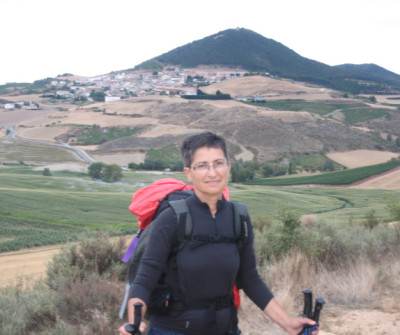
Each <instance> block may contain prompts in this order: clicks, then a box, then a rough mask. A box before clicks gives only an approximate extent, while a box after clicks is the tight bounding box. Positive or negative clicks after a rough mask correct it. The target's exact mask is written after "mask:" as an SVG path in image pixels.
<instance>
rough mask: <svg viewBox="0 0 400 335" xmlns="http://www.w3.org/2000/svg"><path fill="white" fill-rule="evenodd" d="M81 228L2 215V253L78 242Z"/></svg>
mask: <svg viewBox="0 0 400 335" xmlns="http://www.w3.org/2000/svg"><path fill="white" fill-rule="evenodd" d="M84 232H85V230H84V229H83V228H81V227H75V226H68V225H59V224H51V223H47V222H41V221H37V220H29V219H20V218H14V217H11V216H5V215H0V236H1V237H0V252H5V251H14V250H19V249H24V248H32V247H38V246H43V245H51V244H59V243H66V242H71V241H77V240H78V238H79V237H80V236H83V233H84Z"/></svg>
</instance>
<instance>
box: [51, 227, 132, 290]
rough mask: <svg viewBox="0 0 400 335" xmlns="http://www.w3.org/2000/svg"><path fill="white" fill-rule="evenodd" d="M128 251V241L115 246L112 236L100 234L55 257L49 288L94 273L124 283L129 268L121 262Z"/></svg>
mask: <svg viewBox="0 0 400 335" xmlns="http://www.w3.org/2000/svg"><path fill="white" fill-rule="evenodd" d="M124 251H125V239H124V238H119V239H118V241H117V243H116V244H112V243H110V238H109V236H107V235H105V234H103V233H96V235H95V236H94V237H91V238H87V239H84V240H82V241H81V242H80V243H79V244H78V245H75V244H74V245H72V246H70V247H68V248H67V249H65V250H64V251H63V252H60V253H59V254H57V255H55V256H54V257H53V260H52V262H51V263H50V264H49V265H48V267H47V271H46V273H47V280H46V281H47V285H48V286H49V287H50V288H51V289H54V290H57V289H58V288H59V286H63V285H64V282H65V281H70V282H75V281H84V280H85V279H86V278H89V277H90V276H91V275H93V274H95V275H98V276H100V277H102V278H106V279H111V278H114V279H120V280H123V279H124V278H125V274H126V267H125V266H124V265H123V264H122V263H121V259H122V257H123V254H124Z"/></svg>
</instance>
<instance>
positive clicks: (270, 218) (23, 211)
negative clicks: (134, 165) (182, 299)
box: [0, 166, 400, 335]
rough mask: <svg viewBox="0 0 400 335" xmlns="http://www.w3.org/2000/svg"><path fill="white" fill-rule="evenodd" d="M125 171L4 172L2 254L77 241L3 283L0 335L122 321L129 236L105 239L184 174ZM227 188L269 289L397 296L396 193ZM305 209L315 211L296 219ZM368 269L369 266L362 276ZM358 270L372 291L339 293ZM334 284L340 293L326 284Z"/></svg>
mask: <svg viewBox="0 0 400 335" xmlns="http://www.w3.org/2000/svg"><path fill="white" fill-rule="evenodd" d="M124 173H125V175H124V181H126V182H125V183H119V184H109V183H101V182H94V181H92V180H91V179H90V177H89V176H88V175H83V174H80V175H77V174H76V173H72V172H67V171H63V172H58V171H55V172H54V173H53V176H52V177H51V178H49V177H45V176H43V175H42V174H41V171H33V170H32V168H29V167H26V166H16V167H7V168H1V169H0V185H1V186H0V204H1V210H0V236H1V237H0V252H4V251H8V250H18V249H20V248H26V247H32V246H39V245H46V244H58V243H64V242H73V241H77V239H79V240H80V242H79V243H73V244H68V245H66V246H65V247H63V248H62V251H61V252H60V253H59V254H57V255H55V256H54V257H53V260H52V262H51V263H50V264H49V265H48V268H47V278H46V280H43V281H41V282H39V283H37V284H36V285H32V286H31V287H29V288H26V287H24V285H23V283H20V284H19V285H17V286H15V287H7V288H4V289H0V310H1V313H0V333H4V334H56V333H57V334H69V335H78V334H82V329H83V327H84V328H85V332H88V333H91V334H92V333H93V334H97V333H98V334H111V333H113V332H114V331H115V329H116V328H117V327H118V326H119V325H120V323H121V320H120V319H119V318H118V315H117V313H118V310H119V306H120V304H121V301H122V295H123V294H122V292H123V287H124V285H125V281H126V264H123V263H122V262H121V261H120V260H121V258H122V255H123V254H124V252H125V250H126V240H125V239H124V238H118V239H113V240H111V239H110V238H109V237H110V236H111V235H112V234H127V233H129V234H131V235H133V234H134V232H135V231H136V223H135V222H136V219H135V217H134V216H133V215H132V214H131V213H130V212H129V210H128V206H129V204H130V201H131V196H132V193H133V192H134V191H135V190H137V189H138V188H140V187H143V186H146V185H149V184H150V183H151V182H153V181H154V180H156V179H159V178H166V177H172V178H177V179H182V180H184V176H183V174H182V173H180V174H178V173H175V174H172V175H168V174H167V175H163V176H160V175H159V174H149V173H138V172H132V171H128V172H124ZM229 190H230V197H231V199H232V200H237V201H242V202H245V203H246V204H247V205H248V207H249V211H250V213H251V217H252V222H253V226H254V233H255V252H256V257H257V262H258V266H259V268H260V271H261V272H262V275H263V276H264V275H265V276H267V280H268V284H269V286H270V287H271V288H272V289H273V290H274V288H276V287H281V286H282V285H283V283H284V285H287V286H290V287H292V286H293V290H294V291H293V292H291V295H293V294H299V292H300V290H301V288H303V287H309V285H310V284H311V283H312V285H313V289H314V288H318V290H323V291H324V292H325V293H324V297H325V298H326V299H329V302H330V303H331V304H334V303H337V304H341V305H343V304H344V303H345V304H350V305H357V306H370V305H371V301H375V299H376V296H379V297H380V298H382V297H383V296H384V295H385V296H391V295H392V294H393V290H394V291H395V292H397V286H398V284H396V283H397V282H398V276H397V272H396V271H397V270H396V264H395V263H394V262H396V260H397V262H398V259H399V256H400V230H399V229H400V227H397V226H393V227H390V226H389V225H387V224H386V223H385V222H387V221H389V220H392V219H393V218H395V216H394V215H397V214H398V212H399V211H398V208H399V207H400V200H399V199H400V193H399V192H395V191H384V190H358V189H350V188H324V187H320V188H302V187H296V188H292V187H290V188H289V187H269V186H257V185H253V186H250V185H242V184H230V185H229ZM304 214H313V215H310V218H309V219H308V220H306V219H304V218H303V219H302V220H300V217H301V215H304ZM99 231H101V232H99ZM397 264H398V263H397ZM367 265H370V268H371V269H373V270H374V271H372V270H371V271H370V272H368V276H366V275H365V272H362V270H361V273H359V272H360V269H365V266H367ZM361 266H362V267H361ZM368 269H369V268H368ZM364 271H366V270H364ZM282 272H284V274H283V273H282ZM357 273H358V277H357V278H362V279H360V280H362V281H363V282H365V281H366V280H370V281H371V282H368V283H369V285H370V286H369V287H374V290H373V292H372V293H371V290H368V296H367V297H365V296H363V295H358V294H353V295H352V294H343V291H344V290H346V289H347V290H349V291H351V292H353V290H354V288H353V287H352V286H351V287H347V288H346V285H347V284H346V283H347V282H350V281H352V282H353V281H354V280H355V279H354V274H357ZM371 273H372V274H373V277H372V278H371ZM339 274H348V277H344V278H343V277H338V276H339ZM286 278H288V279H286ZM285 280H286V281H285ZM287 280H289V281H287ZM338 281H340V282H341V285H340V288H339V289H338V290H340V292H338V290H335V289H332V287H334V286H335V285H331V283H332V284H333V283H335V282H338ZM327 288H329V289H327ZM286 289H287V288H286ZM371 294H372V295H373V296H371ZM378 300H379V299H378ZM21 301H24V305H23V308H21ZM379 301H380V300H379ZM299 308H300V307H299ZM15 315H19V317H18V318H15V317H14V316H15Z"/></svg>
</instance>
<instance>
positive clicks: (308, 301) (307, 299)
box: [299, 290, 325, 335]
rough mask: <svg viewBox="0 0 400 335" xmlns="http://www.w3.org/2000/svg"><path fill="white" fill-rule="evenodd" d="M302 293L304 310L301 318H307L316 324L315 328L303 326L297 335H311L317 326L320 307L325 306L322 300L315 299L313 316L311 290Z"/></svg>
mask: <svg viewBox="0 0 400 335" xmlns="http://www.w3.org/2000/svg"><path fill="white" fill-rule="evenodd" d="M302 292H303V293H304V310H303V314H302V316H303V317H305V318H309V319H311V320H314V321H315V322H316V325H315V326H310V325H304V326H303V330H302V331H301V332H300V333H299V335H311V334H312V332H313V331H314V330H316V329H317V327H318V325H319V315H320V313H321V310H322V306H323V305H324V304H325V300H324V299H323V298H317V299H316V300H315V309H314V314H313V313H312V291H311V290H303V291H302Z"/></svg>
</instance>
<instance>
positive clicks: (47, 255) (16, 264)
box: [0, 246, 60, 287]
mask: <svg viewBox="0 0 400 335" xmlns="http://www.w3.org/2000/svg"><path fill="white" fill-rule="evenodd" d="M59 250H60V246H50V247H39V248H32V249H29V250H19V251H13V252H6V253H0V269H1V277H0V287H5V286H8V285H14V284H16V283H17V282H18V280H23V281H24V282H25V281H28V282H30V281H32V280H37V279H40V278H43V277H44V276H45V275H46V267H47V264H48V263H49V262H50V261H51V259H52V257H53V255H55V254H57V253H58V252H59Z"/></svg>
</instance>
